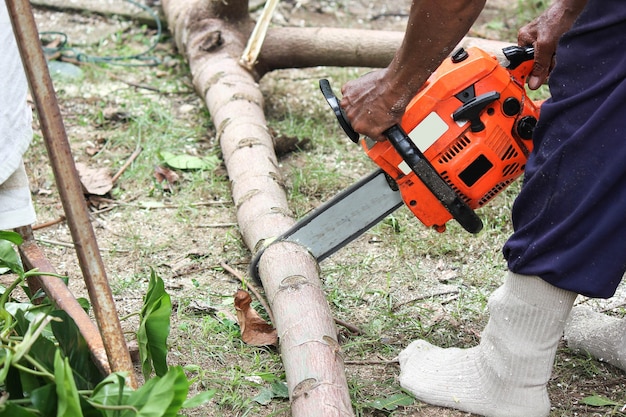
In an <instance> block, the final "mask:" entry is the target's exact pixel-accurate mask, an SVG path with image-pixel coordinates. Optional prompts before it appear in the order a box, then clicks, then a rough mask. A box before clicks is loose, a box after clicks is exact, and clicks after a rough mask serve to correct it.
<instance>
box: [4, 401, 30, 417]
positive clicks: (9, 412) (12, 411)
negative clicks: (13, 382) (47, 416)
mask: <svg viewBox="0 0 626 417" xmlns="http://www.w3.org/2000/svg"><path fill="white" fill-rule="evenodd" d="M0 417H39V414H37V413H34V412H32V411H29V410H27V409H25V408H23V407H20V406H18V405H15V404H12V403H7V404H5V405H4V407H3V408H0Z"/></svg>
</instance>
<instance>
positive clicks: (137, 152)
mask: <svg viewBox="0 0 626 417" xmlns="http://www.w3.org/2000/svg"><path fill="white" fill-rule="evenodd" d="M142 150H143V149H142V148H141V146H137V149H135V151H134V152H133V153H132V154H131V155H130V157H129V158H128V159H127V160H126V162H124V165H122V167H121V168H120V169H119V171H117V173H116V174H115V175H113V178H111V182H112V183H113V184H115V183H116V182H117V180H118V179H119V178H120V177H121V176H122V174H123V173H124V171H126V169H128V167H129V166H130V164H132V163H133V161H134V160H135V159H137V157H138V156H139V154H140V153H141V151H142Z"/></svg>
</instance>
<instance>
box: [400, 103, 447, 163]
mask: <svg viewBox="0 0 626 417" xmlns="http://www.w3.org/2000/svg"><path fill="white" fill-rule="evenodd" d="M447 130H448V124H447V123H446V122H445V121H444V120H443V119H442V118H441V117H440V116H439V115H438V114H437V113H436V112H432V113H430V114H429V115H428V116H426V117H425V118H424V120H422V122H421V123H420V124H418V125H417V126H415V128H414V129H413V130H411V132H409V137H410V138H411V140H412V141H413V143H414V144H415V146H417V148H418V149H419V150H420V151H422V152H426V149H428V148H430V145H432V144H433V143H435V142H436V141H437V139H439V138H440V137H441V136H442V135H443V134H444V133H446V131H447ZM398 169H400V171H402V172H403V173H404V174H405V175H406V174H408V173H410V172H411V168H410V167H409V165H408V164H407V163H406V162H404V161H403V162H402V163H401V164H400V165H398Z"/></svg>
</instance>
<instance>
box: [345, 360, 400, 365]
mask: <svg viewBox="0 0 626 417" xmlns="http://www.w3.org/2000/svg"><path fill="white" fill-rule="evenodd" d="M343 363H344V364H346V365H395V364H397V363H399V361H398V360H397V359H391V360H380V359H372V360H364V361H343Z"/></svg>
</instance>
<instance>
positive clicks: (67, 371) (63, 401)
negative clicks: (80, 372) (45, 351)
mask: <svg viewBox="0 0 626 417" xmlns="http://www.w3.org/2000/svg"><path fill="white" fill-rule="evenodd" d="M54 379H55V382H56V391H57V397H58V407H57V417H65V416H72V417H82V416H83V411H82V409H81V407H80V398H79V397H78V391H77V390H76V384H75V383H74V376H73V375H72V368H70V364H69V361H68V360H67V358H66V359H63V358H62V357H61V351H60V350H57V351H56V353H55V356H54Z"/></svg>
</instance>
